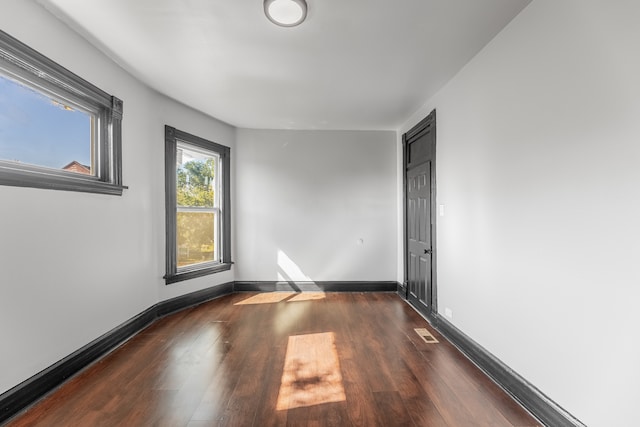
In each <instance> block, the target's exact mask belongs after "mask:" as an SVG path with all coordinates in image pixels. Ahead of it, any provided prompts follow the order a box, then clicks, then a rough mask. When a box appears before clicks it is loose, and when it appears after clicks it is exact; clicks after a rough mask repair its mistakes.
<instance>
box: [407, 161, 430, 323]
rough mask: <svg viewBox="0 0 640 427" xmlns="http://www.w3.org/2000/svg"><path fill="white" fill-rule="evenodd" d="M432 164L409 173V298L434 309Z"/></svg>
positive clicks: (415, 302) (423, 165)
mask: <svg viewBox="0 0 640 427" xmlns="http://www.w3.org/2000/svg"><path fill="white" fill-rule="evenodd" d="M431 236H432V232H431V162H430V161H427V162H426V163H423V164H422V165H420V166H417V167H414V168H412V169H410V170H408V171H407V244H408V248H407V252H408V253H407V255H408V257H407V258H408V259H407V261H408V277H407V279H408V280H407V281H408V283H407V285H408V297H409V299H410V300H411V302H412V303H413V304H416V305H419V306H422V307H420V308H422V309H423V310H426V311H430V309H431V256H432V247H431Z"/></svg>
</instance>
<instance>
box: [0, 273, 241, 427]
mask: <svg viewBox="0 0 640 427" xmlns="http://www.w3.org/2000/svg"><path fill="white" fill-rule="evenodd" d="M232 292H233V283H225V284H223V285H218V286H213V287H211V288H207V289H203V290H200V291H196V292H192V293H189V294H186V295H182V296H179V297H177V298H172V299H169V300H166V301H161V302H159V303H158V304H155V305H153V306H151V307H149V308H148V309H146V310H145V311H143V312H142V313H140V314H138V315H137V316H134V317H133V318H131V319H129V320H127V321H126V322H124V323H123V324H121V325H120V326H117V327H116V328H114V329H112V330H111V331H109V332H107V333H105V334H104V335H102V336H101V337H99V338H97V339H95V340H93V341H92V342H90V343H89V344H87V345H85V346H84V347H82V348H80V349H79V350H76V351H75V352H73V353H72V354H70V355H69V356H67V357H65V358H64V359H62V360H60V361H58V362H56V363H55V364H53V365H51V366H49V367H48V368H46V369H45V370H43V371H42V372H39V373H38V374H36V375H34V376H33V377H31V378H29V379H28V380H26V381H24V382H22V383H20V384H18V385H17V386H15V387H13V388H12V389H10V390H8V391H6V392H4V393H2V394H1V395H0V424H2V423H3V422H4V421H6V420H8V419H9V418H11V417H13V416H14V415H16V414H17V413H19V412H20V411H22V410H23V409H25V408H26V407H28V406H30V405H32V404H33V403H34V402H36V401H37V400H39V399H40V398H42V397H43V396H44V395H46V394H47V393H49V392H50V391H51V390H53V389H55V388H56V387H58V386H59V385H61V384H62V383H63V382H65V381H66V380H67V379H69V378H70V377H71V376H73V375H75V374H76V373H78V372H80V371H81V370H82V369H84V368H85V367H87V366H89V365H90V364H91V363H93V362H94V361H96V360H98V359H99V358H100V357H102V356H104V355H105V354H107V353H109V352H110V351H112V350H113V349H114V348H116V347H117V346H118V345H120V344H121V343H122V342H124V341H125V340H127V339H128V338H130V337H131V336H133V335H135V334H136V333H138V332H140V331H141V330H143V329H144V328H146V327H147V326H149V325H150V324H151V323H153V322H154V321H156V320H157V319H158V318H160V317H163V316H166V315H167V314H170V313H174V312H176V311H179V310H182V309H185V308H188V307H192V306H194V305H198V304H201V303H203V302H206V301H209V300H211V299H213V298H217V297H219V296H223V295H226V294H230V293H232Z"/></svg>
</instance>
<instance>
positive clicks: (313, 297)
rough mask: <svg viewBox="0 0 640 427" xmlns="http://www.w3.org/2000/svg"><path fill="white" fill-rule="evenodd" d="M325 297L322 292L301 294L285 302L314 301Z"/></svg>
mask: <svg viewBox="0 0 640 427" xmlns="http://www.w3.org/2000/svg"><path fill="white" fill-rule="evenodd" d="M326 297H327V295H326V294H325V293H324V292H301V293H298V294H296V295H295V296H294V297H292V298H290V299H289V300H287V302H300V301H315V300H319V299H325V298H326Z"/></svg>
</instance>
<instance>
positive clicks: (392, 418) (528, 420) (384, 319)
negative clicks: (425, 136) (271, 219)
mask: <svg viewBox="0 0 640 427" xmlns="http://www.w3.org/2000/svg"><path fill="white" fill-rule="evenodd" d="M414 328H427V329H428V330H429V331H430V332H431V333H432V334H433V336H434V337H435V338H436V339H437V340H439V343H426V342H425V341H423V340H422V338H421V337H420V336H418V334H417V333H416V332H415V331H414ZM8 425H9V426H11V427H18V426H189V427H196V426H261V427H262V426H284V425H290V426H351V425H354V426H438V427H440V426H442V427H445V426H448V427H456V426H464V427H466V426H491V427H500V426H519V427H525V426H537V425H539V424H538V423H537V422H536V420H535V419H534V418H532V417H531V416H530V415H529V414H528V413H527V412H526V411H525V410H524V409H522V408H521V407H520V406H519V405H518V404H517V403H515V402H514V401H513V400H511V398H510V397H509V396H507V395H506V394H505V393H504V392H503V391H502V390H501V389H500V388H499V387H497V386H496V385H495V384H494V383H493V382H492V381H491V380H489V379H488V378H487V377H485V375H484V374H483V373H482V372H481V371H480V370H479V369H478V368H476V367H475V366H474V365H473V364H472V363H471V362H469V361H468V360H467V359H466V358H465V357H464V356H463V355H462V354H461V353H460V352H459V351H458V350H456V348H455V347H453V346H452V345H451V344H449V343H448V342H447V341H446V340H445V339H444V338H442V337H441V336H440V335H439V334H438V333H436V332H435V331H434V330H433V329H432V328H431V327H430V326H429V325H428V323H427V322H426V321H425V320H424V319H422V317H420V316H419V315H418V314H417V313H416V312H415V311H414V310H413V309H411V308H410V307H409V306H408V305H407V304H406V303H405V302H404V301H402V299H400V298H399V297H398V296H397V295H395V294H392V293H327V294H322V293H302V294H291V293H265V294H251V293H243V294H233V295H229V296H226V297H223V298H219V299H216V300H214V301H211V302H208V303H206V304H202V305H200V306H197V307H194V308H191V309H188V310H185V311H182V312H179V313H177V314H174V315H171V316H168V317H165V318H163V319H161V320H159V321H158V322H156V323H155V324H153V325H151V326H150V327H149V328H147V329H145V330H144V331H142V332H141V333H139V334H138V335H136V336H135V337H133V338H132V339H131V340H129V341H128V342H127V343H125V344H124V345H123V346H121V347H120V348H118V349H117V350H115V351H114V352H112V353H111V354H109V355H108V356H107V357H105V358H103V359H101V360H100V361H98V362H97V363H95V364H93V365H92V366H90V367H89V368H87V369H85V370H84V371H83V372H81V373H80V374H78V375H76V376H75V377H73V378H71V379H70V380H69V381H68V382H66V383H65V384H64V385H62V386H61V387H60V388H59V389H57V390H56V391H54V392H53V393H51V394H50V395H48V396H47V397H46V398H45V399H43V400H42V401H40V402H39V403H38V404H36V405H35V406H33V407H32V408H31V409H29V410H28V411H26V412H25V413H23V414H21V415H19V416H18V417H16V418H14V419H13V420H12V421H11V422H9V424H8Z"/></svg>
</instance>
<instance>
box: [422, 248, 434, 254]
mask: <svg viewBox="0 0 640 427" xmlns="http://www.w3.org/2000/svg"><path fill="white" fill-rule="evenodd" d="M424 253H425V254H429V255H431V254H432V253H433V251H432V250H431V249H425V250H424Z"/></svg>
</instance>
